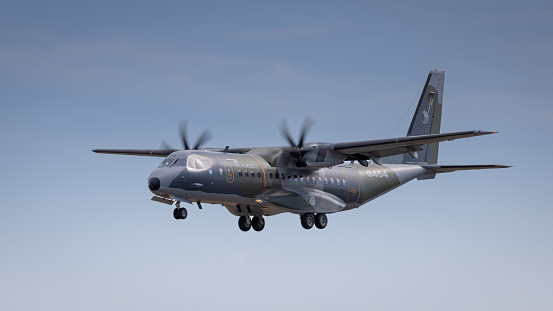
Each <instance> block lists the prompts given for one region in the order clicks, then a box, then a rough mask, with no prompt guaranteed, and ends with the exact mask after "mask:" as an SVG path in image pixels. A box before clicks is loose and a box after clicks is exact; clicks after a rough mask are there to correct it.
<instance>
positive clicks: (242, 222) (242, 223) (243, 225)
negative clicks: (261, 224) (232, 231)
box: [238, 216, 252, 232]
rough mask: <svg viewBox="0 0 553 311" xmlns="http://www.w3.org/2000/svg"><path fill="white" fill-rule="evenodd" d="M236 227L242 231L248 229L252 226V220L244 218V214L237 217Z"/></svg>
mask: <svg viewBox="0 0 553 311" xmlns="http://www.w3.org/2000/svg"><path fill="white" fill-rule="evenodd" d="M238 227H239V228H240V230H242V231H244V232H246V231H249V230H250V229H251V227H252V222H251V221H249V219H246V216H240V218H238Z"/></svg>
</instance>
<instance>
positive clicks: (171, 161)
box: [158, 158, 175, 167]
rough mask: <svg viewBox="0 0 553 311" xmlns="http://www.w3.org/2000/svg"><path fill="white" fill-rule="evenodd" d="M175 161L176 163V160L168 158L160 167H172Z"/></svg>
mask: <svg viewBox="0 0 553 311" xmlns="http://www.w3.org/2000/svg"><path fill="white" fill-rule="evenodd" d="M173 161H175V158H166V159H165V160H163V162H161V164H160V165H159V166H158V167H164V166H170V165H171V164H172V163H173Z"/></svg>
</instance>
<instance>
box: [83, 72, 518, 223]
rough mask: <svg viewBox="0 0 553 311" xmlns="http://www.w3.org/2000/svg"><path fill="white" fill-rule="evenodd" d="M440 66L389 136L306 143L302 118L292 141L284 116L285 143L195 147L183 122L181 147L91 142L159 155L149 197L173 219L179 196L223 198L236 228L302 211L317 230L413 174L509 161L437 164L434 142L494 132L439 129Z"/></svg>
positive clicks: (181, 211)
mask: <svg viewBox="0 0 553 311" xmlns="http://www.w3.org/2000/svg"><path fill="white" fill-rule="evenodd" d="M444 77H445V73H444V72H443V71H437V70H433V71H431V72H430V73H429V75H428V78H427V80H426V84H425V86H424V89H423V91H422V94H421V96H420V100H419V102H418V106H417V108H416V110H415V114H414V115H413V119H412V121H411V125H410V127H409V130H408V132H407V136H405V137H398V138H389V139H378V140H367V141H356V142H339V143H306V142H304V139H305V137H306V134H307V132H308V131H309V128H310V127H311V126H312V124H313V122H312V121H311V120H310V119H306V120H305V122H304V124H303V128H302V130H301V133H300V137H299V140H298V142H297V143H296V141H295V140H294V139H293V138H292V136H291V135H290V133H289V131H288V128H287V126H286V123H285V120H283V122H282V123H281V125H280V128H281V131H282V134H283V136H284V137H285V138H286V139H287V140H288V143H289V146H283V147H260V148H229V147H228V146H227V147H226V148H224V149H217V148H200V147H201V145H202V144H203V143H204V142H205V141H206V140H207V139H209V136H210V134H209V132H208V131H205V132H204V133H203V134H202V135H201V136H200V138H199V139H198V142H197V143H196V144H195V146H193V147H190V146H189V145H188V142H187V139H186V133H185V129H184V126H183V124H182V123H181V132H180V134H181V139H182V142H183V145H184V149H173V148H171V147H169V146H168V145H166V144H165V147H166V148H165V149H156V150H129V149H94V150H93V151H94V152H97V153H108V154H122V155H137V156H150V157H164V158H165V159H164V160H163V162H162V163H161V164H160V165H159V166H158V167H157V168H156V169H154V171H153V172H152V173H151V174H150V177H149V179H148V188H149V189H150V191H151V192H152V193H153V194H154V196H153V197H152V200H154V201H157V202H161V203H166V204H168V205H173V204H175V205H176V208H175V209H174V210H173V217H174V218H175V219H185V218H186V217H187V215H188V212H187V210H186V208H184V207H182V206H181V203H183V202H184V203H190V204H192V203H193V202H195V203H197V205H198V207H199V208H200V209H201V208H202V205H201V203H213V204H221V205H223V206H224V207H226V208H227V209H228V211H229V212H230V213H232V214H233V215H235V216H238V217H239V218H238V226H239V228H240V229H241V230H242V231H248V230H250V228H253V229H254V230H255V231H261V230H263V228H264V227H265V216H272V215H277V214H280V213H285V212H288V213H292V214H297V215H300V220H301V225H302V226H303V227H304V228H305V229H311V228H312V227H313V226H316V227H317V228H319V229H323V228H325V227H326V226H327V223H328V217H327V215H328V214H332V213H337V212H343V211H347V210H351V209H354V208H358V207H359V206H361V205H363V204H365V203H367V202H369V201H371V200H374V199H375V198H377V197H379V196H381V195H383V194H385V193H387V192H389V191H391V190H393V189H396V188H397V187H399V186H401V185H403V184H405V183H407V182H409V181H411V180H414V179H418V180H426V179H434V178H435V177H436V174H441V173H449V172H454V171H459V170H480V169H492V168H507V167H510V166H504V165H440V164H437V161H438V144H439V143H440V142H443V141H450V140H455V139H459V138H466V137H473V136H481V135H488V134H493V133H496V132H487V131H478V130H476V131H463V132H453V133H440V124H441V118H442V103H443V102H442V98H443V88H444Z"/></svg>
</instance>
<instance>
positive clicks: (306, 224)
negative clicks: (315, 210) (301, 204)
mask: <svg viewBox="0 0 553 311" xmlns="http://www.w3.org/2000/svg"><path fill="white" fill-rule="evenodd" d="M314 224H315V216H313V214H311V213H305V214H303V215H301V226H302V227H303V228H304V229H311V228H313V225H314Z"/></svg>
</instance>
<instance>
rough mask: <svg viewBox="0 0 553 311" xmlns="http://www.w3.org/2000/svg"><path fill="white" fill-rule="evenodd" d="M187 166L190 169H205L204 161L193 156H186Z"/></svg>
mask: <svg viewBox="0 0 553 311" xmlns="http://www.w3.org/2000/svg"><path fill="white" fill-rule="evenodd" d="M188 168H190V169H198V170H201V169H205V165H204V163H203V162H202V161H201V160H200V159H198V158H197V157H195V156H189V157H188Z"/></svg>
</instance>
